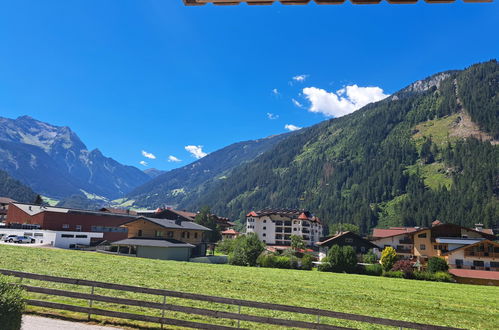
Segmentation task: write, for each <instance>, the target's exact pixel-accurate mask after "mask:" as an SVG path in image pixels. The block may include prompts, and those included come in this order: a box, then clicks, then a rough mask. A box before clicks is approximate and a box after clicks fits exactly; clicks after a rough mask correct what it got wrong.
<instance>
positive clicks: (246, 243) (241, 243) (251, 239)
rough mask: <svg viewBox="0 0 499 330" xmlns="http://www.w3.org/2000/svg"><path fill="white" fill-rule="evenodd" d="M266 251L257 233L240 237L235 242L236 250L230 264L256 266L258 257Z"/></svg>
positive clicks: (230, 258)
mask: <svg viewBox="0 0 499 330" xmlns="http://www.w3.org/2000/svg"><path fill="white" fill-rule="evenodd" d="M264 250H265V243H263V242H262V241H260V240H259V239H258V236H257V235H256V234H255V233H249V234H246V235H242V236H239V237H238V238H236V239H235V240H234V249H233V251H232V253H230V254H229V262H230V263H231V264H232V265H238V266H256V264H257V263H256V260H257V259H258V256H259V255H260V254H261V253H262V252H263V251H264Z"/></svg>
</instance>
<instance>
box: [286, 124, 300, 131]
mask: <svg viewBox="0 0 499 330" xmlns="http://www.w3.org/2000/svg"><path fill="white" fill-rule="evenodd" d="M284 128H285V129H287V130H288V131H291V132H292V131H297V130H299V129H301V127H298V126H295V125H292V124H286V125H284Z"/></svg>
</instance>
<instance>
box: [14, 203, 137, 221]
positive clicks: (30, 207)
mask: <svg viewBox="0 0 499 330" xmlns="http://www.w3.org/2000/svg"><path fill="white" fill-rule="evenodd" d="M13 204H14V205H15V206H17V207H18V208H20V209H21V210H23V211H24V212H25V213H27V214H29V215H36V214H38V213H42V212H45V211H47V212H56V213H80V214H93V215H100V216H109V217H122V218H138V217H139V216H137V215H132V214H119V213H110V212H101V211H91V210H80V209H72V208H66V207H55V206H48V205H34V204H27V203H13Z"/></svg>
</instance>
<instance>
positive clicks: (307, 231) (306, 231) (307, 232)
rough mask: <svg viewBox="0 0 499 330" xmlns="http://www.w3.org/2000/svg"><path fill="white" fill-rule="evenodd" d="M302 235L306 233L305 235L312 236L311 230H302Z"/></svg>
mask: <svg viewBox="0 0 499 330" xmlns="http://www.w3.org/2000/svg"><path fill="white" fill-rule="evenodd" d="M302 233H304V234H310V230H308V229H302Z"/></svg>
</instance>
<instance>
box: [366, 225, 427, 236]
mask: <svg viewBox="0 0 499 330" xmlns="http://www.w3.org/2000/svg"><path fill="white" fill-rule="evenodd" d="M418 229H419V228H416V227H390V228H388V229H380V228H374V229H373V235H372V236H373V237H374V238H386V237H392V236H398V235H404V234H409V233H412V232H415V231H417V230H418Z"/></svg>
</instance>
